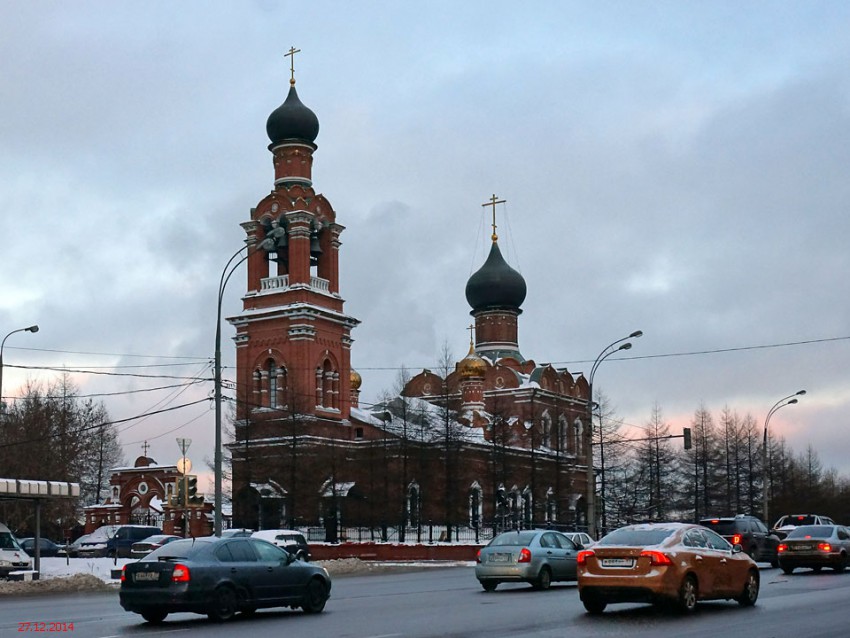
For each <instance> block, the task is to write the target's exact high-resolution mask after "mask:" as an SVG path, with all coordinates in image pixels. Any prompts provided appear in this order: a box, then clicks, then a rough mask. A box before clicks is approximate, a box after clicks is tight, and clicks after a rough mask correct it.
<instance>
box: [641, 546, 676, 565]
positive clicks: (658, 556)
mask: <svg viewBox="0 0 850 638" xmlns="http://www.w3.org/2000/svg"><path fill="white" fill-rule="evenodd" d="M640 555H641V556H646V557H647V558H649V564H650V565H672V564H673V561H672V560H670V559H669V558H668V557H667V554H662V553H661V552H656V551H653V550H651V549H645V550H643V551H642V552H641V553H640Z"/></svg>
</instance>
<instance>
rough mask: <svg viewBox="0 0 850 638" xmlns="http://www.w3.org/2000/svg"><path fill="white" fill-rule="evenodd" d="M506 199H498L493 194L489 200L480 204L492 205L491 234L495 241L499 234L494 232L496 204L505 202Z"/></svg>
mask: <svg viewBox="0 0 850 638" xmlns="http://www.w3.org/2000/svg"><path fill="white" fill-rule="evenodd" d="M506 201H507V200H504V199H499V198H498V197H496V195H495V194H493V196H492V197H491V198H490V201H489V202H485V203H484V204H481V206H492V207H493V236H492V238H491V239H492V240H493V241H496V240H498V239H499V236H498V235H497V234H496V204H505V203H506Z"/></svg>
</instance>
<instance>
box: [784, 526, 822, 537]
mask: <svg viewBox="0 0 850 638" xmlns="http://www.w3.org/2000/svg"><path fill="white" fill-rule="evenodd" d="M806 536H816V537H823V536H832V527H830V526H829V525H804V526H802V527H798V528H797V529H792V530H791V531H790V532H788V536H787V538H805V537H806Z"/></svg>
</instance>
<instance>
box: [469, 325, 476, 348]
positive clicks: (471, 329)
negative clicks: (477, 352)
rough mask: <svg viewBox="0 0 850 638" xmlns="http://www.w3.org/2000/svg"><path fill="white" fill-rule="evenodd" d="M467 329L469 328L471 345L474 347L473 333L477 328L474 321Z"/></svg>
mask: <svg viewBox="0 0 850 638" xmlns="http://www.w3.org/2000/svg"><path fill="white" fill-rule="evenodd" d="M467 330H469V347H470V348H471V347H472V333H473V331H474V330H475V324H474V323H471V324H469V328H467Z"/></svg>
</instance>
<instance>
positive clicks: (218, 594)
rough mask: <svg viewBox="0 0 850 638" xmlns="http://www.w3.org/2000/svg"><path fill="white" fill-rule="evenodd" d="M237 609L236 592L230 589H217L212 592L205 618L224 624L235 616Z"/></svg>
mask: <svg viewBox="0 0 850 638" xmlns="http://www.w3.org/2000/svg"><path fill="white" fill-rule="evenodd" d="M237 607H238V605H237V602H236V592H235V591H233V589H231V588H230V587H219V588H218V589H216V590H215V591H214V592H213V596H212V603H211V605H210V609H209V611H208V612H207V616H209V618H210V620H214V621H215V622H225V621H227V620H230V619H231V618H233V617H234V616H235V615H236V611H237Z"/></svg>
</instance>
